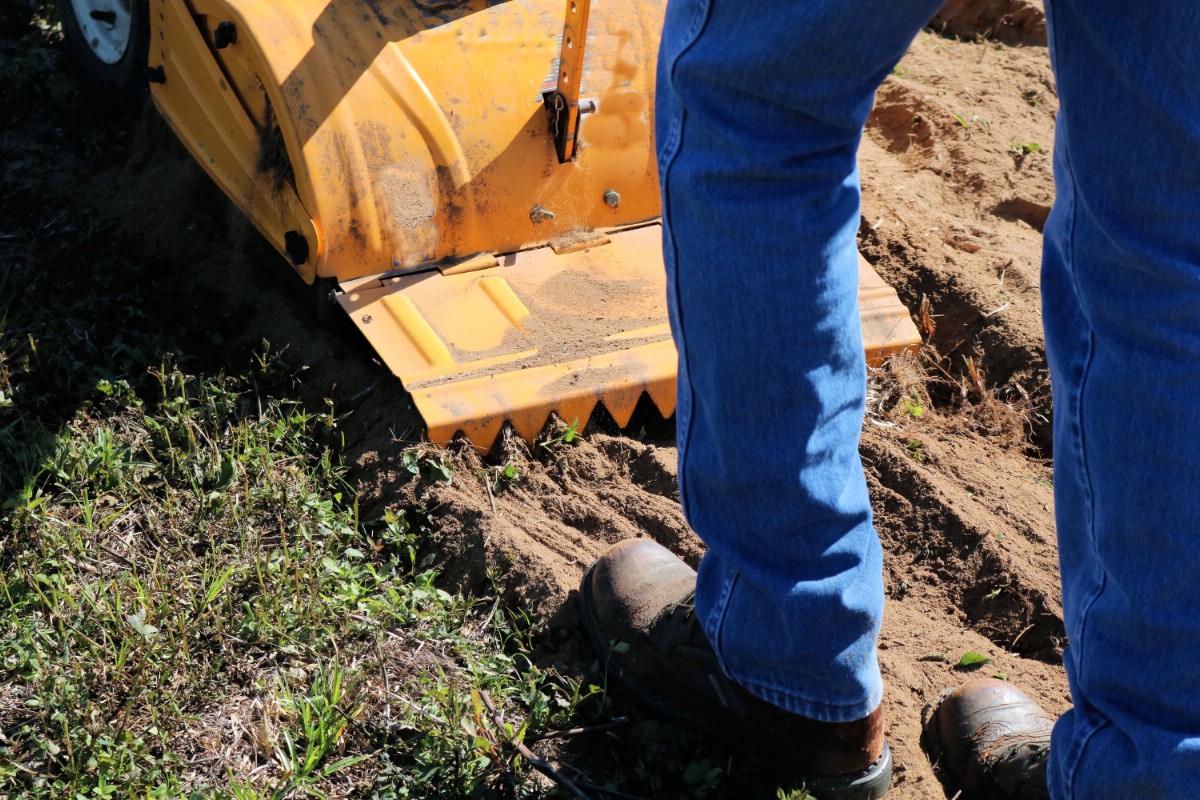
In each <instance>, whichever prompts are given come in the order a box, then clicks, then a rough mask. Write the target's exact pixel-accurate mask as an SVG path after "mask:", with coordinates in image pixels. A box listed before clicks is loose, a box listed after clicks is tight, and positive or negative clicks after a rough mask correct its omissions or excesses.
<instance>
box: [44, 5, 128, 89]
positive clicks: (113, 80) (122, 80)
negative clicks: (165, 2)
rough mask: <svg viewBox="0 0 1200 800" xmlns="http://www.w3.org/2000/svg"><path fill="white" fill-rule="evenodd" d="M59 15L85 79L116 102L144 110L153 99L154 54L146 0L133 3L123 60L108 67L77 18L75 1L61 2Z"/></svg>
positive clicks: (73, 54) (64, 32)
mask: <svg viewBox="0 0 1200 800" xmlns="http://www.w3.org/2000/svg"><path fill="white" fill-rule="evenodd" d="M57 6H58V15H59V19H60V20H61V21H62V28H63V34H64V35H65V37H66V40H67V44H68V46H69V47H70V49H71V55H72V56H73V57H74V58H75V61H76V63H78V64H79V70H80V73H81V74H82V76H83V78H84V79H85V80H87V81H88V82H89V83H91V84H93V85H94V86H96V87H98V88H99V89H101V90H102V91H105V92H107V93H109V94H110V96H111V98H112V99H113V100H116V101H119V102H124V103H130V104H132V105H138V106H140V105H141V104H143V103H144V102H145V101H146V98H147V97H148V96H149V95H150V86H149V83H148V82H147V77H146V66H147V63H146V59H147V54H148V53H149V51H150V20H149V7H148V5H147V3H146V0H132V2H131V3H130V6H129V18H130V22H129V39H128V44H127V46H126V47H125V50H124V52H123V53H122V54H121V56H120V58H119V60H117V61H115V62H114V63H108V62H107V61H105V60H104V59H102V58H100V57H99V56H98V55H97V54H96V51H95V50H94V49H93V46H92V45H91V44H90V43H89V42H88V40H87V37H86V36H85V35H84V32H83V29H82V27H81V26H80V20H79V19H78V17H77V16H76V7H75V3H74V2H72V0H57Z"/></svg>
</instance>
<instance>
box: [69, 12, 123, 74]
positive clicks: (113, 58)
mask: <svg viewBox="0 0 1200 800" xmlns="http://www.w3.org/2000/svg"><path fill="white" fill-rule="evenodd" d="M132 3H133V0H71V7H72V8H73V9H74V10H75V19H76V21H77V22H78V23H79V29H80V30H81V31H83V39H84V41H85V42H86V43H87V46H88V47H90V48H91V50H92V52H93V53H94V54H95V55H96V58H98V59H100V60H101V61H103V62H104V63H105V64H116V63H117V62H119V61H120V60H121V59H122V58H124V57H125V52H126V51H127V50H128V49H129V31H130V28H131V27H132V25H133V19H132V16H131V15H130V7H131V4H132Z"/></svg>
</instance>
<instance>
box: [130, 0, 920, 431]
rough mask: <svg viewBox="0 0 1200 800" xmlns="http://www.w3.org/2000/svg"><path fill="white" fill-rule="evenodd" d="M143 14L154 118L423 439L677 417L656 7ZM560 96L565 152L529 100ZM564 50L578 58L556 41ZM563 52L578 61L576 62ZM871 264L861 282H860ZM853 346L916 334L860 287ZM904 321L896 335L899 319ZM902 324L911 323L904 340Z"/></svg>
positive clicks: (464, 1)
mask: <svg viewBox="0 0 1200 800" xmlns="http://www.w3.org/2000/svg"><path fill="white" fill-rule="evenodd" d="M572 5H575V4H574V3H573V2H572V0H507V1H501V0H409V2H396V3H387V4H383V3H377V2H370V1H369V0H367V1H365V2H364V0H291V1H290V2H277V0H270V1H268V0H150V8H151V23H152V32H151V47H150V64H149V66H150V74H151V75H153V76H155V81H156V82H155V83H154V84H153V85H152V95H153V97H154V100H155V103H156V104H157V106H158V108H159V109H160V110H161V112H162V113H163V115H164V116H165V117H166V118H167V120H168V122H169V123H170V124H171V125H172V127H173V128H174V129H175V131H176V132H177V134H178V135H179V137H180V139H181V140H182V141H183V142H184V144H185V145H186V146H187V147H188V148H189V149H190V150H191V152H192V154H193V155H194V156H195V157H196V159H197V160H198V161H199V162H200V163H201V164H202V165H203V166H204V168H205V169H206V170H207V171H208V173H209V174H210V175H211V176H212V177H213V179H214V180H215V181H216V182H217V183H218V184H219V185H220V186H221V187H222V189H223V190H224V191H225V192H226V194H228V195H229V197H230V198H231V199H232V200H233V201H234V202H235V203H236V204H237V205H238V206H239V207H240V208H241V209H242V210H243V211H244V212H245V213H246V214H247V216H248V217H249V218H250V219H251V221H252V222H253V223H254V224H255V225H256V226H257V227H258V228H259V229H260V230H261V231H262V232H263V233H264V234H265V235H266V237H267V239H268V240H269V241H270V242H271V243H272V244H273V245H274V246H275V247H276V248H277V249H278V250H279V251H280V252H281V253H283V254H285V255H286V256H287V257H288V258H289V259H290V260H291V262H292V263H293V265H295V267H296V270H297V271H298V272H299V274H300V276H301V277H302V278H303V279H304V280H305V281H308V282H310V283H311V282H313V281H314V280H316V279H334V280H336V281H337V282H338V284H339V285H340V287H341V289H342V292H343V293H342V294H341V295H340V298H339V299H340V303H341V305H342V307H343V308H344V309H345V310H346V311H347V313H349V314H350V316H351V318H352V319H353V320H354V322H355V324H356V325H358V327H359V328H360V329H361V330H362V331H363V333H364V334H365V335H366V337H367V338H368V339H369V340H370V341H371V343H372V345H373V346H374V347H375V348H376V350H378V352H379V353H380V355H381V357H382V358H383V360H384V362H385V363H386V364H387V365H388V366H389V368H391V370H392V371H393V372H394V373H395V374H396V375H397V376H399V378H400V380H401V381H402V383H403V385H404V387H405V389H407V390H408V391H409V392H410V393H411V394H412V396H413V399H414V401H415V403H416V405H417V408H418V409H419V411H420V412H421V414H422V417H423V418H424V419H425V421H426V423H427V426H428V429H429V437H430V439H431V440H432V441H435V442H442V441H447V440H449V439H450V438H451V437H453V436H454V435H455V434H456V433H457V432H460V431H461V432H463V433H465V434H466V435H467V436H468V437H469V438H470V440H471V441H472V443H473V444H475V445H476V446H477V447H479V448H481V449H487V448H488V447H490V446H491V444H492V443H493V442H494V441H495V440H496V438H497V437H498V435H499V432H500V430H501V427H502V425H503V424H504V423H505V422H511V423H512V424H513V426H514V428H515V429H516V431H517V432H518V433H519V434H520V435H522V436H523V437H525V438H527V439H532V438H533V437H534V436H536V435H537V434H538V432H539V431H540V430H541V429H542V427H543V426H544V424H545V422H546V421H547V419H548V417H549V415H550V414H551V413H552V412H553V413H557V414H558V415H559V416H560V417H562V418H564V419H565V420H567V421H568V422H570V421H572V420H574V419H578V420H579V421H580V424H581V426H582V425H583V424H586V422H587V420H588V418H589V417H590V416H591V414H592V411H593V409H594V408H595V407H596V405H597V404H600V403H602V404H603V405H604V406H605V408H606V409H607V410H608V412H609V413H610V414H611V415H612V416H613V417H614V418H615V419H616V421H617V422H618V423H620V424H624V423H625V422H626V421H627V420H628V419H629V415H630V414H631V413H632V411H633V408H634V406H635V405H636V404H637V403H638V401H639V398H640V397H641V396H642V395H643V394H648V395H649V397H650V398H651V400H652V401H653V402H654V404H655V405H656V406H657V407H658V409H659V410H660V411H661V412H662V413H663V414H664V415H669V414H670V413H672V412H673V410H674V404H675V399H674V392H675V389H674V377H675V370H676V356H675V351H674V347H673V345H672V343H671V339H670V333H669V330H668V326H667V320H666V304H665V285H664V276H663V265H662V254H661V231H660V228H659V225H658V224H657V220H658V217H659V212H660V207H659V186H658V174H657V169H656V166H655V160H654V131H653V108H654V75H655V69H654V66H655V60H656V57H657V49H658V31H659V29H660V27H661V24H662V14H663V5H664V3H663V0H606V2H604V3H598V4H596V6H595V7H594V8H592V9H591V12H590V20H584V19H583V16H582V14H581V12H580V7H579V6H578V5H576V7H575V12H574V13H575V14H576V16H575V17H572V11H571V7H572ZM581 24H583V25H586V31H585V34H586V37H585V36H584V35H582V34H576V35H579V36H580V40H581V41H582V40H583V39H584V38H586V50H585V51H584V52H583V54H582V58H577V59H575V62H574V63H572V64H567V65H564V69H566V68H567V67H569V69H567V71H568V72H569V73H570V80H571V81H572V83H573V85H572V90H573V92H572V96H574V94H573V93H574V91H578V98H579V99H578V108H579V109H582V110H583V111H585V112H586V113H584V114H582V115H581V116H579V117H577V118H573V119H574V120H575V121H577V122H578V128H577V131H576V135H575V136H574V138H573V139H572V142H573V144H574V147H573V151H571V153H570V157H569V158H568V159H567V160H565V161H560V155H561V154H560V153H559V151H558V149H557V146H556V143H555V137H554V135H553V133H554V132H553V131H552V129H551V128H552V126H553V125H554V123H553V122H552V115H550V114H548V113H547V105H546V103H547V101H546V97H547V96H550V95H553V94H554V92H555V91H556V89H557V88H558V87H559V84H560V81H561V80H562V77H561V76H562V73H563V70H560V64H559V61H560V54H561V53H562V52H564V38H563V37H564V35H565V36H567V37H571V36H572V35H573V34H572V31H573V30H575V29H576V28H577V27H578V26H579V25H581ZM566 51H567V52H573V51H572V48H571V46H570V43H567V44H566ZM576 55H577V54H576ZM868 271H869V270H868ZM870 275H871V280H866V281H865V282H864V287H865V289H864V292H865V293H864V294H863V295H862V297H861V300H862V302H863V308H864V323H865V325H866V327H867V329H868V353H869V354H870V353H875V354H877V355H879V354H883V353H885V352H888V351H894V350H897V349H902V348H904V347H910V346H912V345H913V344H914V343H915V342H916V330H915V328H913V327H912V324H911V322H908V315H907V312H906V311H905V310H904V308H903V306H901V305H900V304H899V301H898V300H897V299H896V296H895V293H894V292H892V291H891V290H890V289H889V288H888V287H887V286H886V285H885V284H883V283H882V282H881V281H879V280H878V278H877V277H874V273H870ZM906 322H907V327H905V324H904V323H906ZM910 329H911V330H910Z"/></svg>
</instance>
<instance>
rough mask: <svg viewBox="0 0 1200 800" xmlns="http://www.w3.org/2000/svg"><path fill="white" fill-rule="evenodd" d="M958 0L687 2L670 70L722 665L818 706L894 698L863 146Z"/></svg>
mask: <svg viewBox="0 0 1200 800" xmlns="http://www.w3.org/2000/svg"><path fill="white" fill-rule="evenodd" d="M938 6H939V0H863V1H860V2H845V0H810V1H809V2H794V0H770V1H768V2H747V1H746V0H671V2H670V3H669V4H668V8H667V21H666V27H665V31H664V35H663V40H662V51H661V54H660V60H659V77H658V86H657V92H658V100H657V103H658V113H657V141H658V151H659V166H660V172H661V180H662V187H663V216H664V222H665V231H664V233H665V256H666V263H667V271H668V294H669V302H670V310H671V320H672V325H673V328H674V332H675V338H676V342H677V344H678V347H679V354H680V363H679V403H678V412H677V421H678V439H679V480H680V488H681V495H682V501H683V506H684V510H685V513H686V515H687V518H688V521H689V523H690V524H691V526H692V527H693V529H694V530H695V531H696V532H697V533H698V534H699V535H700V537H701V538H702V539H703V540H704V541H705V543H706V544H707V546H708V550H707V554H706V555H705V557H704V559H703V561H702V563H701V566H700V571H699V578H698V581H697V589H696V610H697V613H698V615H699V617H700V619H701V621H702V622H703V625H704V628H705V631H706V632H707V635H708V637H709V639H710V641H711V643H712V645H713V646H714V648H715V649H716V651H717V653H718V656H719V659H720V662H721V666H722V669H723V670H724V671H725V672H726V673H727V674H728V675H729V676H730V677H732V678H733V679H734V680H735V681H737V682H738V683H739V684H741V685H742V686H744V687H746V688H747V689H749V690H750V691H751V692H753V693H754V694H756V695H758V696H759V697H761V698H763V699H765V700H767V701H769V702H771V703H773V704H775V705H777V706H780V707H782V708H785V709H787V710H788V711H791V712H793V713H797V714H802V715H804V716H807V717H811V718H813V719H817V720H822V721H826V722H846V721H850V720H855V719H859V718H862V717H864V716H866V715H867V714H869V713H870V712H872V710H873V709H875V708H876V707H877V706H878V704H879V702H880V699H881V696H882V682H881V679H880V675H879V668H878V664H877V661H876V655H875V644H876V636H877V634H878V630H879V626H880V622H881V618H882V613H883V586H882V574H881V573H882V555H881V549H880V545H879V541H878V538H877V537H876V535H875V532H874V529H873V527H872V524H871V511H870V506H869V504H868V497H867V489H866V482H865V479H864V477H863V472H862V466H861V464H860V461H859V456H858V438H859V432H860V427H861V424H862V417H863V410H864V393H865V377H866V376H865V366H864V360H863V352H862V341H861V330H860V323H859V315H858V308H857V305H856V290H857V280H858V277H857V276H858V266H857V260H856V259H857V255H856V244H855V235H856V232H857V229H858V222H859V188H858V175H857V170H856V161H855V156H856V150H857V146H858V142H859V138H860V136H861V132H862V126H863V124H864V122H865V120H866V117H867V114H868V112H869V110H870V106H871V102H872V98H873V95H874V92H875V89H876V87H877V86H878V84H879V83H880V82H881V81H882V80H883V78H884V77H885V76H886V75H887V74H888V73H889V72H890V70H891V69H892V67H893V66H894V65H895V63H896V62H897V61H899V59H900V57H901V56H902V55H903V54H904V52H905V50H906V48H907V47H908V45H909V43H910V41H911V39H912V38H913V36H914V35H915V34H916V33H917V32H918V31H919V29H920V28H921V26H922V25H923V24H924V23H926V22H927V21H928V20H929V18H930V17H931V16H932V15H933V13H934V12H935V11H936V10H937V8H938Z"/></svg>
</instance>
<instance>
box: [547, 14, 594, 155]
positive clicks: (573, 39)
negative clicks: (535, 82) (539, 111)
mask: <svg viewBox="0 0 1200 800" xmlns="http://www.w3.org/2000/svg"><path fill="white" fill-rule="evenodd" d="M591 8H592V3H591V0H567V13H566V19H565V20H564V22H563V32H562V48H561V51H560V52H559V57H558V85H557V87H556V88H555V89H554V90H553V91H549V92H546V93H545V95H543V99H544V101H545V103H546V113H547V114H548V115H549V116H550V136H551V137H552V138H553V139H554V149H555V150H556V151H557V152H558V161H559V163H560V164H565V163H567V162H568V161H570V160H571V159H573V158H574V157H575V146H576V143H577V140H578V137H579V119H580V117H581V116H582V113H583V110H582V109H581V108H580V104H579V84H580V83H581V82H582V81H583V55H584V51H585V49H586V46H587V27H588V15H589V14H590V12H591ZM590 110H592V111H594V110H595V104H594V103H593V104H592V106H591V109H590Z"/></svg>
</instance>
